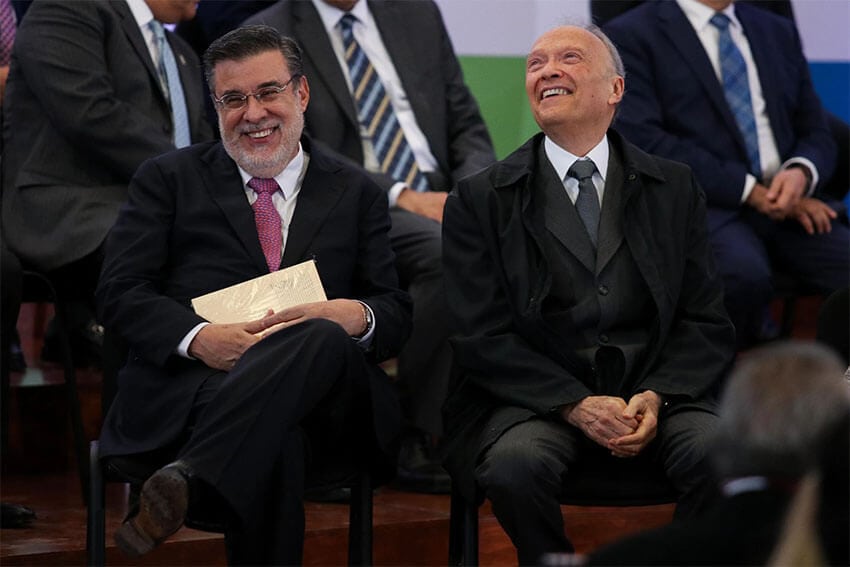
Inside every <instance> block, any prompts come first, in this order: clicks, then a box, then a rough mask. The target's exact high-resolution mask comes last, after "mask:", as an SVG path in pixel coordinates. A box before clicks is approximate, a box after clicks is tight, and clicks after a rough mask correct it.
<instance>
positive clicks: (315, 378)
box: [179, 319, 372, 564]
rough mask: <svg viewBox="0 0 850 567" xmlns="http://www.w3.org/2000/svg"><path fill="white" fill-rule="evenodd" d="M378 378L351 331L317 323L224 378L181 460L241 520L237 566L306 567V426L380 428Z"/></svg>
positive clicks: (260, 350) (342, 432)
mask: <svg viewBox="0 0 850 567" xmlns="http://www.w3.org/2000/svg"><path fill="white" fill-rule="evenodd" d="M369 371H370V370H369V367H368V363H367V362H366V361H365V359H364V357H363V355H362V353H361V352H360V351H359V349H358V347H357V346H356V344H355V343H354V341H352V340H351V338H350V337H348V336H347V335H346V334H345V332H344V331H343V330H342V328H340V327H339V326H338V325H336V324H334V323H331V322H329V321H325V320H320V319H314V320H310V321H306V322H304V323H302V324H300V325H297V326H294V327H291V328H289V329H285V330H283V331H280V332H278V333H275V334H273V335H271V336H270V337H268V338H266V339H264V340H263V341H261V342H259V343H257V344H256V345H254V346H253V347H252V348H251V349H249V350H248V351H247V352H246V353H245V355H244V356H243V357H242V359H241V360H240V361H239V363H238V364H237V365H236V367H234V369H233V370H232V371H231V372H230V373H229V374H228V375H227V376H226V377H225V378H224V379H223V380H222V382H221V386H220V387H219V389H218V391H217V392H216V393H215V395H214V396H213V397H212V399H210V401H209V403H208V404H207V405H206V407H205V408H204V409H203V411H202V412H201V413H200V415H199V417H198V420H197V424H196V426H195V428H194V430H193V432H192V435H191V437H190V439H189V441H188V442H187V443H186V445H185V446H184V448H183V449H182V450H181V452H180V455H179V458H180V459H181V460H183V461H184V462H186V463H188V465H189V466H190V467H191V468H192V469H193V471H194V472H195V474H196V475H197V477H198V478H199V479H200V480H202V481H204V483H205V484H207V485H209V486H211V487H212V488H214V489H215V491H216V492H217V493H218V494H219V495H221V496H222V497H223V498H224V499H225V500H226V501H227V503H228V504H229V505H230V508H231V509H232V510H233V511H234V512H235V516H236V518H237V519H238V522H237V524H236V526H235V527H234V529H233V533H234V534H241V535H242V536H243V538H241V539H240V538H239V536H236V539H235V540H233V541H232V542H231V545H230V552H231V556H230V559H231V560H232V561H234V562H236V563H256V562H257V561H259V562H261V563H270V564H291V563H297V562H299V561H300V557H301V555H300V554H301V546H302V543H303V537H304V534H303V506H302V502H301V499H302V496H303V490H304V477H305V469H306V466H307V463H305V456H304V438H303V435H302V429H301V428H302V424H303V423H304V422H305V421H309V420H310V419H312V418H313V417H314V416H313V414H314V412H315V411H316V409H317V408H319V407H321V408H322V411H327V412H329V413H330V414H333V417H334V418H342V419H344V418H346V417H347V418H350V419H349V420H348V423H354V424H362V423H363V422H368V426H371V419H372V416H371V412H370V411H369V408H370V404H369V403H368V393H367V392H368V384H367V382H368V376H369V374H368V373H369ZM365 428H368V427H364V429H365ZM356 431H359V429H358V428H354V430H352V428H343V427H339V428H338V434H339V436H340V438H344V439H346V440H348V441H351V442H355V441H358V440H357V439H353V438H349V437H346V436H348V435H352V434H354V433H355V432H356ZM359 442H360V443H363V442H364V441H363V439H360V440H359ZM245 537H247V538H249V539H247V540H246V539H244V538H245ZM246 541H247V542H249V543H251V544H252V545H253V546H259V548H249V546H248V545H246V543H245V542H246ZM242 552H246V553H248V554H249V555H248V556H247V557H245V556H242V555H240V553H242Z"/></svg>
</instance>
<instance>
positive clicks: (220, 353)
mask: <svg viewBox="0 0 850 567" xmlns="http://www.w3.org/2000/svg"><path fill="white" fill-rule="evenodd" d="M316 318H321V319H328V320H330V321H333V322H335V323H337V324H339V325H340V326H341V327H342V328H343V329H344V330H345V332H346V333H348V334H349V336H355V335H359V334H360V333H362V332H363V331H364V329H363V323H364V322H363V307H362V305H361V304H360V302H359V301H355V300H353V299H331V300H329V301H319V302H316V303H305V304H303V305H298V306H296V307H290V308H289V309H284V310H282V311H278V312H277V313H275V312H274V311H272V310H269V312H268V313H267V314H266V315H265V316H264V317H262V318H260V319H257V320H255V321H246V322H244V323H228V324H216V323H210V324H209V325H206V326H205V327H203V328H202V329H201V330H200V331H199V332H198V334H197V335H195V338H194V339H192V342H191V343H190V344H189V355H190V356H193V357H194V358H197V359H198V360H200V361H201V362H203V363H204V364H206V365H207V366H209V367H210V368H215V369H216V370H224V371H225V372H227V371H230V370H231V369H232V368H233V366H234V365H235V364H236V363H237V362H238V361H239V359H240V358H241V357H242V354H244V352H245V351H246V350H248V349H249V348H251V347H252V346H253V345H254V344H256V343H257V342H259V341H261V340H263V339H264V338H265V337H267V336H269V335H270V334H272V333H275V332H277V331H279V330H281V329H283V328H286V327H291V326H293V325H297V324H298V323H301V322H303V321H306V320H307V319H316Z"/></svg>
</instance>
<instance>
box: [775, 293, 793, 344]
mask: <svg viewBox="0 0 850 567" xmlns="http://www.w3.org/2000/svg"><path fill="white" fill-rule="evenodd" d="M796 309H797V296H796V295H789V296H788V297H786V298H785V301H783V302H782V322H781V323H780V325H779V337H780V338H783V339H790V338H791V333H793V331H794V312H795V311H796Z"/></svg>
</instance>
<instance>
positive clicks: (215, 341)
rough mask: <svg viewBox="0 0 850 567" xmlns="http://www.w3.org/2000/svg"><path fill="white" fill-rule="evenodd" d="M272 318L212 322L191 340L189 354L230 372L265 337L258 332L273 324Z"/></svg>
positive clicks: (210, 365)
mask: <svg viewBox="0 0 850 567" xmlns="http://www.w3.org/2000/svg"><path fill="white" fill-rule="evenodd" d="M268 320H269V318H268V317H264V318H262V319H258V320H257V321H249V322H247V323H229V324H215V323H211V324H209V325H207V326H205V327H203V328H202V329H201V330H200V331H199V332H198V334H197V335H195V338H194V339H192V342H191V343H189V355H190V356H193V357H195V358H197V359H198V360H200V361H201V362H203V363H204V364H206V365H207V366H209V367H210V368H215V369H216V370H224V371H225V372H229V371H230V370H231V369H232V368H233V366H234V365H235V364H236V362H237V361H238V360H239V359H240V358H241V357H242V354H243V353H244V352H245V351H246V350H248V349H249V348H251V346H253V345H254V344H255V343H257V342H258V341H259V340H260V339H261V337H260V335H259V334H258V333H260V332H262V331H264V330H266V329H267V328H268V327H269V326H270V325H271V324H270V323H269V321H268Z"/></svg>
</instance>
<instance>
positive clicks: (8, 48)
mask: <svg viewBox="0 0 850 567" xmlns="http://www.w3.org/2000/svg"><path fill="white" fill-rule="evenodd" d="M13 43H15V12H14V11H13V10H12V4H11V0H0V67H5V66H7V65H8V64H9V61H11V59H12V44H13Z"/></svg>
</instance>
